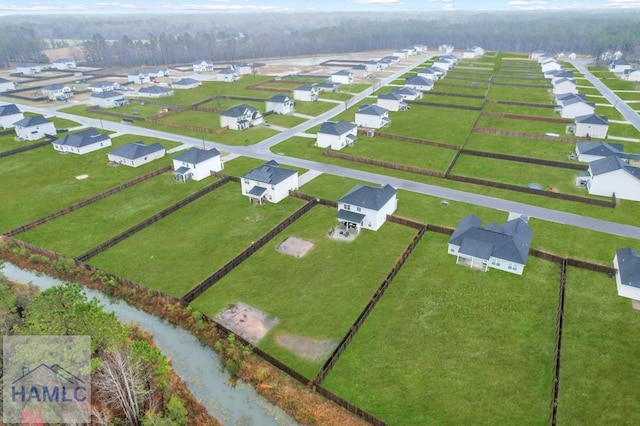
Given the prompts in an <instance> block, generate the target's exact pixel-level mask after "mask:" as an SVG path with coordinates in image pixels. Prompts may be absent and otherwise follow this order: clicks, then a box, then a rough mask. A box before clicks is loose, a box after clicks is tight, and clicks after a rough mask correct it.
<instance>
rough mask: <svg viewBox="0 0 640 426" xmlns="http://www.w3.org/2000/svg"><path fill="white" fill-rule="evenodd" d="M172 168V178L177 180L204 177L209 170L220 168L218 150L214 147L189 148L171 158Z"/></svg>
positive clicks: (207, 175)
mask: <svg viewBox="0 0 640 426" xmlns="http://www.w3.org/2000/svg"><path fill="white" fill-rule="evenodd" d="M173 170H174V178H175V179H176V180H177V181H179V182H186V181H188V180H190V179H193V180H196V181H199V180H202V179H205V178H207V177H209V176H211V172H219V171H220V170H222V161H221V159H220V152H219V151H218V150H217V149H215V148H211V149H209V150H204V149H200V148H195V147H192V148H189V149H187V150H186V151H185V152H183V153H182V154H180V155H178V156H177V157H176V158H174V159H173Z"/></svg>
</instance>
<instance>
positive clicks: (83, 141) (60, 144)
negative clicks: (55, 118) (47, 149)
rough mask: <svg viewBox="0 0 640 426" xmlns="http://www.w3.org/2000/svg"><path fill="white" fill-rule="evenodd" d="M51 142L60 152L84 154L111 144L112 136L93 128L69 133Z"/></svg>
mask: <svg viewBox="0 0 640 426" xmlns="http://www.w3.org/2000/svg"><path fill="white" fill-rule="evenodd" d="M51 144H52V145H53V149H55V150H56V151H58V152H62V153H67V152H70V153H72V154H78V155H82V154H86V153H89V152H93V151H97V150H99V149H102V148H106V147H108V146H111V137H110V136H109V135H104V134H102V133H100V132H98V131H97V130H96V129H94V128H91V129H86V130H81V131H79V132H77V133H69V134H67V135H65V136H64V137H61V138H58V139H56V140H55V141H53V142H52V143H51Z"/></svg>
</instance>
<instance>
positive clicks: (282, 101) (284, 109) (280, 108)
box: [265, 93, 293, 114]
mask: <svg viewBox="0 0 640 426" xmlns="http://www.w3.org/2000/svg"><path fill="white" fill-rule="evenodd" d="M265 104H266V107H265V111H266V112H273V113H274V114H291V113H292V112H293V99H291V98H290V97H289V96H287V95H284V94H282V93H279V94H277V95H275V96H272V97H270V98H269V99H267V100H266V101H265Z"/></svg>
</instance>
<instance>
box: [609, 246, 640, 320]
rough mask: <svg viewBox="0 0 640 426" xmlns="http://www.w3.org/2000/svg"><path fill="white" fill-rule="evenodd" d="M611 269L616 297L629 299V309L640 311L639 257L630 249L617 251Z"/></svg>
mask: <svg viewBox="0 0 640 426" xmlns="http://www.w3.org/2000/svg"><path fill="white" fill-rule="evenodd" d="M613 267H614V268H615V270H616V289H617V290H618V296H622V297H626V298H627V299H631V307H633V309H635V310H640V255H639V254H638V252H637V251H635V250H634V249H632V248H631V247H625V248H621V249H617V250H616V254H615V256H614V257H613Z"/></svg>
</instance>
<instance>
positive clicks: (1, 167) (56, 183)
mask: <svg viewBox="0 0 640 426" xmlns="http://www.w3.org/2000/svg"><path fill="white" fill-rule="evenodd" d="M139 140H142V141H145V142H147V143H150V142H156V141H158V140H157V139H153V138H145V137H140V136H134V135H126V136H122V137H117V138H115V139H113V140H112V143H113V146H111V147H108V148H105V149H101V150H99V151H94V152H91V153H88V154H84V155H75V154H60V153H58V152H57V151H55V150H54V149H53V147H46V146H45V147H42V148H38V149H34V150H31V151H26V152H22V153H20V154H16V155H12V156H9V157H6V158H2V159H0V180H1V181H2V185H1V186H0V200H2V203H0V232H6V231H8V230H10V229H12V228H15V227H17V226H20V225H24V224H26V223H28V222H31V221H33V220H35V219H39V218H41V217H44V216H46V215H48V214H51V213H53V212H55V211H58V210H60V209H62V208H65V207H67V206H70V205H72V204H74V203H76V202H78V201H81V200H84V199H86V198H89V197H91V196H92V195H96V194H99V193H100V192H102V191H105V190H107V189H110V188H113V187H114V186H117V185H120V184H122V183H125V182H127V181H129V180H131V179H134V178H136V177H138V176H141V175H143V174H145V173H149V172H151V171H153V170H156V169H159V168H161V167H163V166H166V165H168V164H170V159H169V158H168V157H164V158H162V159H159V160H156V161H152V162H151V163H147V164H145V165H143V166H140V167H136V168H133V167H128V166H118V167H111V166H109V165H108V164H107V153H108V152H109V151H112V150H113V149H115V148H116V147H118V146H121V145H123V144H124V143H128V142H133V141H139ZM160 142H162V144H163V145H164V146H165V147H166V148H171V147H174V146H176V145H177V144H175V143H173V142H168V141H160ZM84 174H86V175H88V178H86V179H82V180H79V179H76V176H79V175H84Z"/></svg>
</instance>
